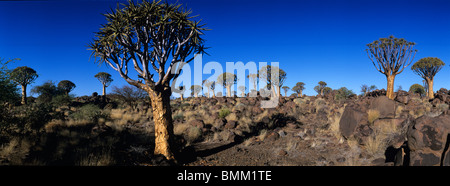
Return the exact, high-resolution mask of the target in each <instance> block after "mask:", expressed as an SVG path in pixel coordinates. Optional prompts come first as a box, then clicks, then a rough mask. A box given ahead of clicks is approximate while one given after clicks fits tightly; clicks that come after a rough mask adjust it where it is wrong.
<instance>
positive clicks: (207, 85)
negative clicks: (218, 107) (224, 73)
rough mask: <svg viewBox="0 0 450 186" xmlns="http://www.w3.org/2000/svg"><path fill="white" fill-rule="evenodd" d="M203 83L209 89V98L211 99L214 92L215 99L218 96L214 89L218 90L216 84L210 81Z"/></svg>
mask: <svg viewBox="0 0 450 186" xmlns="http://www.w3.org/2000/svg"><path fill="white" fill-rule="evenodd" d="M202 83H203V85H204V86H205V87H206V88H207V89H208V97H211V91H212V97H213V98H215V97H216V94H215V92H214V89H216V82H215V81H209V80H203V82H202Z"/></svg>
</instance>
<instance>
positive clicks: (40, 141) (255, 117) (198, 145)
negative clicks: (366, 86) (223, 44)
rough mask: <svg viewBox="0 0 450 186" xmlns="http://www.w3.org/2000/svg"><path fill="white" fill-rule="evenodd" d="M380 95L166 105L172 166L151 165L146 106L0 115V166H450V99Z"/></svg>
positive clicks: (84, 104)
mask: <svg viewBox="0 0 450 186" xmlns="http://www.w3.org/2000/svg"><path fill="white" fill-rule="evenodd" d="M383 94H385V92H384V90H380V91H378V90H377V91H373V92H370V93H368V94H367V95H366V96H353V97H350V98H347V99H336V96H335V95H333V93H330V94H329V95H327V96H325V97H321V96H305V97H301V98H297V97H282V98H280V104H279V105H278V106H277V107H276V108H269V109H264V108H261V107H260V102H261V101H263V100H267V99H268V98H262V97H255V98H252V97H234V98H226V97H217V98H206V97H198V98H187V99H185V100H180V99H174V100H172V101H171V107H172V116H173V120H174V133H175V135H176V145H177V146H176V149H175V151H176V152H175V155H176V158H177V162H171V161H166V160H165V159H164V158H163V157H161V156H154V155H152V154H153V153H152V152H153V149H154V135H153V133H154V129H153V128H154V126H153V125H154V124H153V120H152V117H153V116H152V113H151V111H149V110H150V109H149V104H148V102H146V101H138V102H137V104H135V105H130V106H127V105H125V104H122V103H120V102H117V101H115V100H114V98H113V97H111V98H107V99H105V98H102V97H100V96H92V97H89V96H88V97H80V98H76V99H75V100H74V101H73V102H72V103H71V104H70V105H69V106H61V107H57V108H55V107H53V108H51V107H48V108H47V107H44V106H42V105H31V106H27V107H12V108H11V109H8V110H3V112H5V113H7V114H8V115H9V116H10V117H7V118H5V119H4V121H5V123H6V124H3V125H2V128H1V131H0V132H1V134H2V135H1V137H0V164H1V165H90V166H92V165H94V166H95V165H106V166H108V165H132V166H155V165H156V166H159V165H177V164H178V165H185V166H219V165H225V166H248V165H259V166H348V165H350V166H358V165H368V166H373V165H375V166H392V165H396V166H401V165H403V166H408V165H450V153H448V151H449V139H448V138H449V137H448V136H449V134H450V127H448V125H447V124H448V123H449V122H450V113H449V111H448V108H449V106H448V104H449V103H450V96H448V95H449V92H448V91H446V90H444V89H441V90H440V91H438V92H437V93H436V98H435V99H431V100H430V99H428V98H425V97H420V96H418V95H413V94H409V93H407V92H398V93H396V98H395V99H394V100H389V99H387V97H386V96H384V95H383Z"/></svg>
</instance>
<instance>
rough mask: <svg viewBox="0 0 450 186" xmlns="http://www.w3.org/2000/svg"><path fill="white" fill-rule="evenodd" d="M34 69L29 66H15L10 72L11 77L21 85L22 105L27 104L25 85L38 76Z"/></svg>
mask: <svg viewBox="0 0 450 186" xmlns="http://www.w3.org/2000/svg"><path fill="white" fill-rule="evenodd" d="M38 77H39V76H38V74H37V73H36V71H35V70H34V69H32V68H30V67H27V66H22V67H17V68H15V69H14V70H13V71H12V72H11V79H12V80H13V81H14V82H16V83H17V84H19V85H20V86H22V101H21V103H22V105H26V104H27V86H28V85H29V84H31V83H33V82H34V80H35V79H36V78H38Z"/></svg>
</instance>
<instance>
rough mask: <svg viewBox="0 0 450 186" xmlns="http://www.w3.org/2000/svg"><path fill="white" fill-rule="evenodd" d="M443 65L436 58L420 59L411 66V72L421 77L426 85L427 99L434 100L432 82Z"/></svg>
mask: <svg viewBox="0 0 450 186" xmlns="http://www.w3.org/2000/svg"><path fill="white" fill-rule="evenodd" d="M444 65H445V63H444V62H442V61H441V60H440V59H439V58H437V57H426V58H422V59H420V60H419V61H417V62H416V63H414V64H413V66H411V70H412V71H414V73H416V74H417V75H419V76H420V77H422V78H423V79H424V80H425V81H426V85H428V98H430V99H433V98H434V92H433V81H434V76H435V75H436V73H438V72H439V71H440V70H441V69H442V67H444Z"/></svg>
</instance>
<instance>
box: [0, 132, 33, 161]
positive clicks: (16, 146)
mask: <svg viewBox="0 0 450 186" xmlns="http://www.w3.org/2000/svg"><path fill="white" fill-rule="evenodd" d="M30 148H31V144H30V142H29V141H28V140H26V139H21V138H18V137H14V138H12V139H11V140H10V141H9V143H8V144H6V145H2V146H0V159H6V160H8V161H9V164H10V165H23V161H24V159H25V158H26V157H27V156H28V154H29V152H30Z"/></svg>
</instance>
